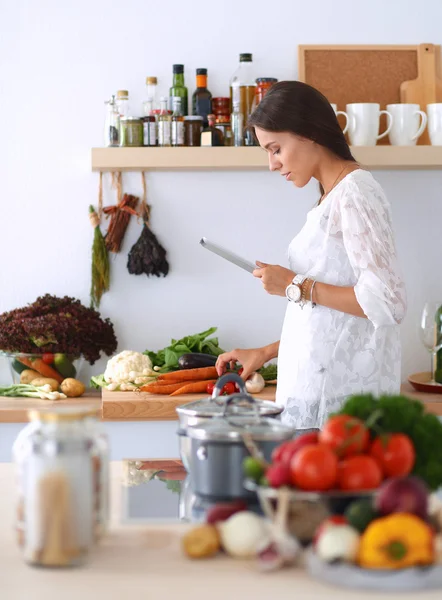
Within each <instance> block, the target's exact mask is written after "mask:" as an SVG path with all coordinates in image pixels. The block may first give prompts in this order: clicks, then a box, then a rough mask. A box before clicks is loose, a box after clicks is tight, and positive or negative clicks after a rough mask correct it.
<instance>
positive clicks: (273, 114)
mask: <svg viewBox="0 0 442 600" xmlns="http://www.w3.org/2000/svg"><path fill="white" fill-rule="evenodd" d="M247 127H248V128H250V129H251V130H252V131H253V133H255V127H259V128H260V129H264V130H265V131H275V132H282V131H288V132H290V133H294V134H296V135H299V136H301V137H304V138H307V139H309V140H312V141H314V142H316V143H317V144H320V145H321V146H324V148H327V149H328V150H330V151H331V152H333V154H335V155H336V156H338V157H339V158H342V159H343V160H352V161H355V158H354V157H353V155H352V153H351V150H350V147H349V145H348V144H347V141H346V139H345V137H344V134H343V133H342V129H341V126H340V125H339V123H338V119H337V118H336V115H335V111H334V110H333V108H332V106H331V104H330V102H329V101H328V100H327V98H326V97H325V96H324V95H323V94H321V92H319V91H318V90H317V89H316V88H314V87H312V86H311V85H308V84H307V83H302V81H280V82H278V83H275V84H274V85H273V86H272V87H271V88H270V90H269V91H268V92H267V94H266V95H265V96H264V98H263V100H262V101H261V102H260V103H259V105H258V107H257V108H256V110H255V111H254V112H253V113H252V114H251V116H250V117H249V120H248V123H247ZM355 162H356V161H355Z"/></svg>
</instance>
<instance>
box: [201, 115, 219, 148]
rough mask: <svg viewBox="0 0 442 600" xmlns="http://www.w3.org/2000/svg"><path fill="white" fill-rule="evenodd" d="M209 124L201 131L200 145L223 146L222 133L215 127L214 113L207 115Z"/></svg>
mask: <svg viewBox="0 0 442 600" xmlns="http://www.w3.org/2000/svg"><path fill="white" fill-rule="evenodd" d="M207 119H208V121H209V124H208V126H207V127H205V128H204V129H203V131H202V133H201V146H224V135H223V133H222V131H220V130H219V129H217V128H216V127H215V122H216V117H215V115H207Z"/></svg>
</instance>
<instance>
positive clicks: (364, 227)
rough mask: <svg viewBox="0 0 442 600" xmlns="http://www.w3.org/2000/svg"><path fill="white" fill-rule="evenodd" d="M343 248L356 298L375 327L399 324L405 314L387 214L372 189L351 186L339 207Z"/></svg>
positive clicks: (404, 299) (398, 269) (402, 285)
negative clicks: (364, 190) (350, 268)
mask: <svg viewBox="0 0 442 600" xmlns="http://www.w3.org/2000/svg"><path fill="white" fill-rule="evenodd" d="M340 212H341V225H342V235H343V241H344V246H345V249H346V251H347V254H348V258H349V261H350V264H351V266H352V269H353V271H354V273H355V276H356V278H357V283H356V285H355V294H356V298H357V301H358V302H359V304H360V306H361V308H362V310H363V311H364V314H365V315H366V316H367V318H368V319H369V320H370V321H371V322H372V323H373V325H374V326H375V327H381V326H384V325H396V324H398V323H401V321H402V320H403V318H404V316H405V313H406V310H407V298H406V290H405V285H404V282H403V280H402V277H401V274H400V268H399V264H398V259H397V254H396V248H395V243H394V236H393V231H392V226H391V217H390V211H389V207H388V204H387V201H386V199H385V198H383V197H382V196H381V195H380V193H379V192H377V190H375V189H372V188H371V189H369V190H367V193H363V192H362V191H361V190H360V188H359V187H358V186H357V185H354V186H351V187H350V188H349V189H348V192H347V193H346V194H345V196H344V197H343V198H341V203H340Z"/></svg>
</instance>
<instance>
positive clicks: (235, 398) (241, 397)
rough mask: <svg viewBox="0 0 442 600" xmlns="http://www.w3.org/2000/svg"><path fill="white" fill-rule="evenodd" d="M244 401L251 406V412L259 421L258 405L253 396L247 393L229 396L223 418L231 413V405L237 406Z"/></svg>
mask: <svg viewBox="0 0 442 600" xmlns="http://www.w3.org/2000/svg"><path fill="white" fill-rule="evenodd" d="M244 400H245V401H246V402H248V403H249V404H250V410H251V412H252V413H253V416H254V417H256V419H258V420H259V409H258V404H257V403H256V401H255V399H254V398H253V396H250V394H247V393H245V394H241V393H238V394H232V395H231V396H228V397H227V398H226V401H225V403H224V411H223V417H228V412H229V410H228V409H229V406H230V405H231V404H235V403H236V402H242V401H244Z"/></svg>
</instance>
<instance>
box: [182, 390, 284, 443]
mask: <svg viewBox="0 0 442 600" xmlns="http://www.w3.org/2000/svg"><path fill="white" fill-rule="evenodd" d="M241 405H242V407H243V408H242V413H239V414H238V412H235V409H237V408H238V407H239V406H241ZM222 408H223V413H222V415H220V416H218V417H216V418H214V419H211V420H210V421H208V422H206V423H202V424H201V425H197V426H194V427H189V428H188V429H187V434H188V436H189V437H191V438H193V439H197V440H210V441H218V442H241V441H243V440H244V439H245V438H246V437H248V438H249V439H250V438H251V439H252V440H253V441H267V440H269V441H277V442H282V441H283V440H286V439H289V438H291V437H292V436H293V434H294V432H295V430H294V429H293V428H292V427H289V426H288V425H284V424H283V423H281V422H280V421H277V420H276V419H269V418H266V417H263V416H262V415H261V414H260V413H259V404H258V402H257V401H256V400H254V399H253V398H252V396H249V395H248V394H232V395H231V396H228V397H227V398H226V399H225V401H224V403H223V407H222Z"/></svg>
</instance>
